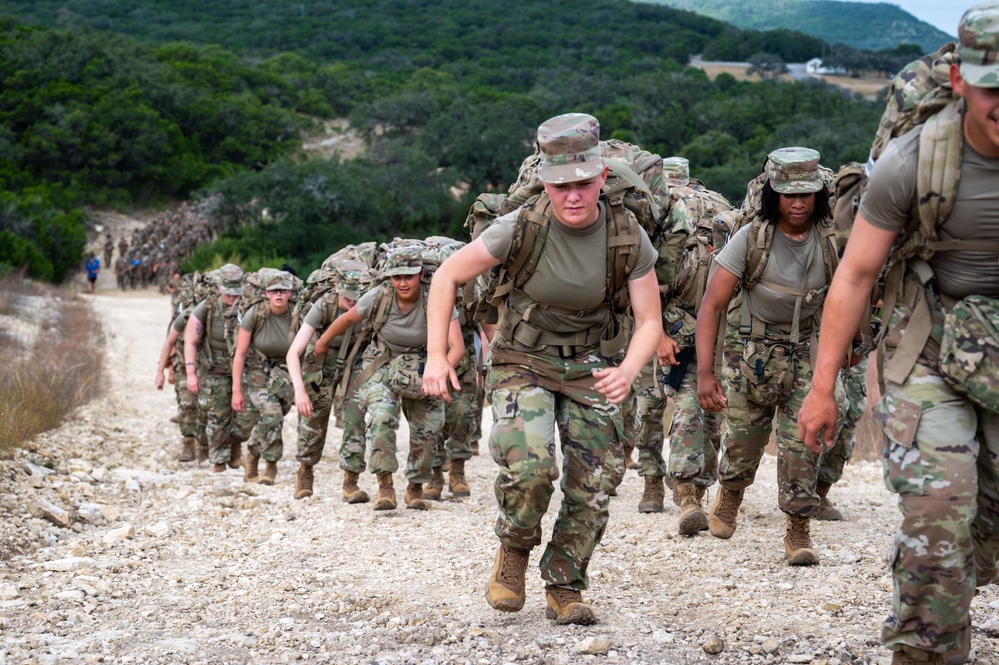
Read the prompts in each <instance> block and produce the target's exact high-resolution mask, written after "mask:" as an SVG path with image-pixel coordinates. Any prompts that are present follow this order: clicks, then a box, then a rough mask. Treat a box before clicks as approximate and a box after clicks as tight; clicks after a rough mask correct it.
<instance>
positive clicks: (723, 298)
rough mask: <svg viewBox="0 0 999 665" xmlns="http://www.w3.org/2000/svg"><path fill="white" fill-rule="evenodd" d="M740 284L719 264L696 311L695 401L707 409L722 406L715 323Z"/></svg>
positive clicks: (717, 322)
mask: <svg viewBox="0 0 999 665" xmlns="http://www.w3.org/2000/svg"><path fill="white" fill-rule="evenodd" d="M737 286H739V278H738V277H737V276H736V275H733V274H732V273H730V272H729V271H728V270H725V268H723V267H721V266H718V267H717V268H715V270H714V272H712V273H711V276H710V277H709V278H708V284H707V286H706V287H705V289H704V297H703V298H702V299H701V308H700V309H699V310H697V326H696V328H695V330H694V348H695V350H696V352H697V402H698V403H699V404H700V405H701V408H702V409H704V410H706V411H721V410H722V409H723V408H725V393H724V391H723V390H722V387H721V384H720V383H719V382H718V377H716V376H715V345H716V344H717V343H718V325H719V323H720V322H721V321H722V316H724V313H725V310H726V309H728V303H729V302H730V301H731V300H732V296H733V295H735V289H736V287H737Z"/></svg>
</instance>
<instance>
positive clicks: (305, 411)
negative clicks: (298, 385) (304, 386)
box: [295, 390, 312, 418]
mask: <svg viewBox="0 0 999 665" xmlns="http://www.w3.org/2000/svg"><path fill="white" fill-rule="evenodd" d="M295 407H296V408H297V409H298V413H299V414H301V415H303V416H305V417H306V418H309V417H311V416H312V400H311V399H309V396H308V395H307V394H306V393H305V391H304V390H302V391H301V392H299V391H298V390H295Z"/></svg>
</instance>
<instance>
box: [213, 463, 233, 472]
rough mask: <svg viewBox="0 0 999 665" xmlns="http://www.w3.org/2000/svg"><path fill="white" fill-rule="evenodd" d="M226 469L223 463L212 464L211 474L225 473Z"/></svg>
mask: <svg viewBox="0 0 999 665" xmlns="http://www.w3.org/2000/svg"><path fill="white" fill-rule="evenodd" d="M228 468H229V467H227V466H226V464H225V462H216V463H215V464H212V473H225V470H226V469H228Z"/></svg>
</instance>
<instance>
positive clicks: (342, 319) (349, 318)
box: [313, 305, 362, 356]
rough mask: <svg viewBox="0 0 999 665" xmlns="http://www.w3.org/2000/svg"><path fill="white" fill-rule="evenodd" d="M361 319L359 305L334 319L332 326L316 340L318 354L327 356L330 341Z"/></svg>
mask: <svg viewBox="0 0 999 665" xmlns="http://www.w3.org/2000/svg"><path fill="white" fill-rule="evenodd" d="M361 320H362V319H361V315H360V314H358V312H357V305H354V306H353V307H351V308H350V309H348V310H347V311H346V312H344V313H343V314H341V315H340V316H338V317H336V318H335V319H333V323H331V324H330V327H329V328H327V329H326V332H324V333H323V334H322V335H321V336H320V337H319V339H318V340H316V345H315V347H313V348H314V349H315V352H316V355H317V356H325V355H326V350H327V349H328V348H329V345H330V342H332V341H333V340H334V339H336V338H337V337H339V336H340V335H342V334H344V333H345V332H347V328H349V327H351V326H352V325H354V324H355V323H360V322H361Z"/></svg>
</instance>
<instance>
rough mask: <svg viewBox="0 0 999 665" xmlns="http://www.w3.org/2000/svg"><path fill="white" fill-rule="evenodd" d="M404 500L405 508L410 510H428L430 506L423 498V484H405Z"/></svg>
mask: <svg viewBox="0 0 999 665" xmlns="http://www.w3.org/2000/svg"><path fill="white" fill-rule="evenodd" d="M405 498H406V507H407V508H409V509H410V510H430V504H429V503H427V500H426V499H424V498H423V483H414V482H410V483H409V484H407V485H406V496H405Z"/></svg>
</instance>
